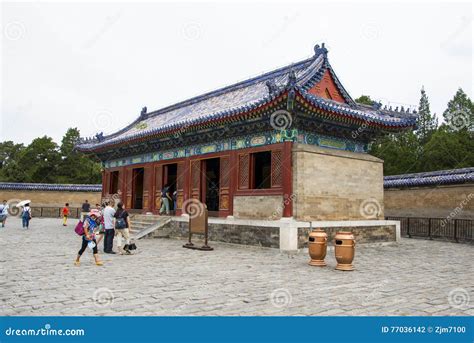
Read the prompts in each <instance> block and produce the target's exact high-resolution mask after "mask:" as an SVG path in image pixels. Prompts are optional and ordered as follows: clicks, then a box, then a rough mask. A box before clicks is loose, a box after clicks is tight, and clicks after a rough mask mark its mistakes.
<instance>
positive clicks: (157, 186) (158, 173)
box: [153, 164, 163, 212]
mask: <svg viewBox="0 0 474 343" xmlns="http://www.w3.org/2000/svg"><path fill="white" fill-rule="evenodd" d="M154 170H155V172H154V173H153V174H154V187H153V200H154V204H153V207H154V209H155V211H156V212H158V211H160V202H161V188H163V165H162V164H157V165H155V166H154Z"/></svg>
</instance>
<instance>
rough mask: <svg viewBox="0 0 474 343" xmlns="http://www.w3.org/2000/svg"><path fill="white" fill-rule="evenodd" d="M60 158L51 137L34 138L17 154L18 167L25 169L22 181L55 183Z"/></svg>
mask: <svg viewBox="0 0 474 343" xmlns="http://www.w3.org/2000/svg"><path fill="white" fill-rule="evenodd" d="M60 160H61V157H60V155H59V151H58V146H57V144H56V143H54V142H53V139H52V138H51V137H47V136H43V137H41V138H36V139H34V140H33V141H32V142H31V144H30V145H28V146H27V147H26V149H24V150H23V151H22V153H21V154H20V156H19V159H18V164H19V167H20V168H22V169H23V170H24V171H25V179H24V180H19V181H24V182H44V183H55V182H56V180H57V175H58V174H57V171H58V165H59V162H60Z"/></svg>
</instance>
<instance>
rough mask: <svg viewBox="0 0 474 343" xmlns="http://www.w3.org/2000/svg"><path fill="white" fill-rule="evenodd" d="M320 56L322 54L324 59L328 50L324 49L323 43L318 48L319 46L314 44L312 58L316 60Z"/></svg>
mask: <svg viewBox="0 0 474 343" xmlns="http://www.w3.org/2000/svg"><path fill="white" fill-rule="evenodd" d="M321 54H323V55H324V57H326V56H327V54H328V49H326V47H325V46H324V43H321V46H319V44H316V45H315V46H314V57H315V58H318V57H319V55H321Z"/></svg>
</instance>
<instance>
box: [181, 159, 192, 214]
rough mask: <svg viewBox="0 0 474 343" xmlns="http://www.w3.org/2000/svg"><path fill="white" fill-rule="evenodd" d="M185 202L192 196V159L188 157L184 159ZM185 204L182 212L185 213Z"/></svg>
mask: <svg viewBox="0 0 474 343" xmlns="http://www.w3.org/2000/svg"><path fill="white" fill-rule="evenodd" d="M183 169H184V170H183V176H184V178H183V204H184V203H185V202H186V200H188V199H189V198H191V159H190V158H189V157H187V158H186V159H185V160H184V165H183ZM182 207H183V205H181V214H183V213H184V208H182Z"/></svg>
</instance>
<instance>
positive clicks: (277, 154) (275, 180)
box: [272, 150, 283, 187]
mask: <svg viewBox="0 0 474 343" xmlns="http://www.w3.org/2000/svg"><path fill="white" fill-rule="evenodd" d="M282 184H283V151H282V150H274V151H273V152H272V187H281V186H282Z"/></svg>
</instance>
